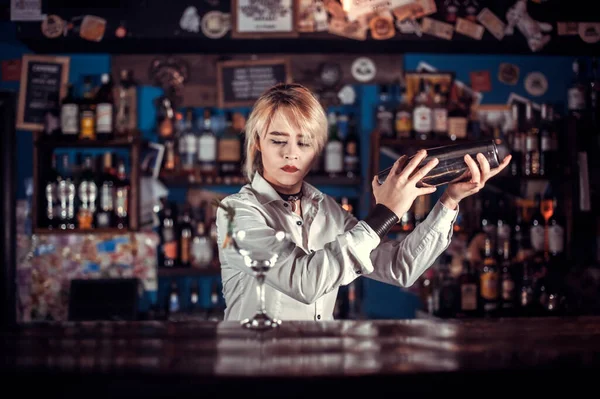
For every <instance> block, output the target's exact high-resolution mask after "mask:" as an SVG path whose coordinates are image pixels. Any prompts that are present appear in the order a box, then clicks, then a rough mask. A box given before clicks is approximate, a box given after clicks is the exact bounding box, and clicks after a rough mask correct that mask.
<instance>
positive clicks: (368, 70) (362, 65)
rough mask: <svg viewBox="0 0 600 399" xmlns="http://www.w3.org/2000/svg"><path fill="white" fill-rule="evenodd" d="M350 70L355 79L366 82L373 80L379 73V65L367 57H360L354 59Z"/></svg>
mask: <svg viewBox="0 0 600 399" xmlns="http://www.w3.org/2000/svg"><path fill="white" fill-rule="evenodd" d="M350 70H351V72H352V76H353V77H354V79H356V80H357V81H359V82H361V83H366V82H369V81H371V80H373V78H375V75H376V74H377V67H376V66H375V63H374V62H373V61H372V60H371V59H370V58H367V57H359V58H357V59H356V60H354V62H353V63H352V67H351V69H350Z"/></svg>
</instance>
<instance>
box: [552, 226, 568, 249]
mask: <svg viewBox="0 0 600 399" xmlns="http://www.w3.org/2000/svg"><path fill="white" fill-rule="evenodd" d="M548 230H549V231H548V247H549V249H550V252H553V253H562V252H563V250H564V245H565V244H564V242H565V229H564V228H563V227H562V226H559V225H554V226H550V227H549V229H548Z"/></svg>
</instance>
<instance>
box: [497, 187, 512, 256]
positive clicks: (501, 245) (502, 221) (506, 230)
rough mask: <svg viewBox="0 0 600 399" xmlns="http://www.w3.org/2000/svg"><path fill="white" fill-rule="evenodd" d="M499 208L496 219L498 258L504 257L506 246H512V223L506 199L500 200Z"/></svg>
mask: <svg viewBox="0 0 600 399" xmlns="http://www.w3.org/2000/svg"><path fill="white" fill-rule="evenodd" d="M498 210H499V212H498V220H497V221H496V226H497V227H496V237H497V242H496V249H497V253H498V258H500V259H502V258H503V257H504V251H505V250H506V248H507V247H508V248H510V240H511V237H510V233H511V225H510V220H509V216H508V213H509V212H508V207H507V206H506V202H505V201H504V199H500V200H499V201H498Z"/></svg>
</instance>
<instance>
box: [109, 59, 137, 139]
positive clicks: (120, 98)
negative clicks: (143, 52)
mask: <svg viewBox="0 0 600 399" xmlns="http://www.w3.org/2000/svg"><path fill="white" fill-rule="evenodd" d="M119 77H120V82H119V84H118V85H117V86H116V87H115V89H114V93H113V98H114V100H115V123H114V124H115V133H116V135H117V136H125V135H127V134H129V133H130V132H131V131H133V130H134V129H135V128H136V127H137V87H136V83H135V81H134V79H133V71H128V70H127V69H121V71H120V74H119Z"/></svg>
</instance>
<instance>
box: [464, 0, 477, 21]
mask: <svg viewBox="0 0 600 399" xmlns="http://www.w3.org/2000/svg"><path fill="white" fill-rule="evenodd" d="M463 6H464V8H465V19H467V20H469V21H471V22H473V23H477V15H478V14H479V2H477V0H465V2H464V4H463Z"/></svg>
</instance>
